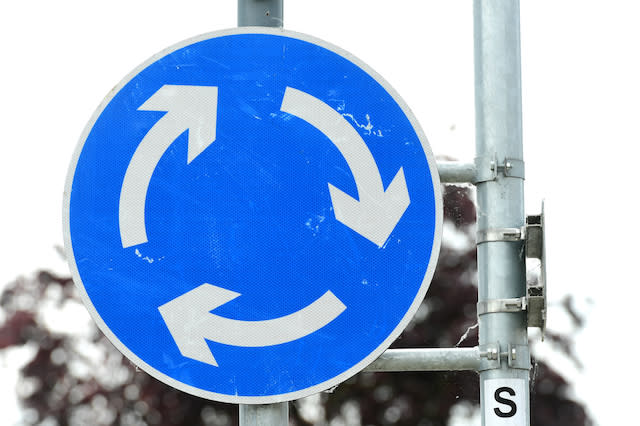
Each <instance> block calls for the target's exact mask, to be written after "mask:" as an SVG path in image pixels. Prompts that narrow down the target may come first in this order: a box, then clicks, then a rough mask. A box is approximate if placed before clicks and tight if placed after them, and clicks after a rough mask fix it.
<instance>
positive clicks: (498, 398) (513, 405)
mask: <svg viewBox="0 0 640 426" xmlns="http://www.w3.org/2000/svg"><path fill="white" fill-rule="evenodd" d="M502 392H507V393H508V394H509V395H511V396H516V391H514V390H513V389H511V388H508V387H501V388H498V389H496V392H495V393H494V394H493V396H494V398H495V399H496V401H497V402H499V403H500V404H504V405H508V406H509V407H511V410H510V411H507V412H506V413H505V412H502V411H501V410H500V409H499V408H494V409H493V411H494V412H495V413H496V415H497V416H498V417H513V416H515V415H516V411H518V407H516V403H515V402H513V401H512V400H510V399H506V398H503V397H501V396H500V394H501V393H502Z"/></svg>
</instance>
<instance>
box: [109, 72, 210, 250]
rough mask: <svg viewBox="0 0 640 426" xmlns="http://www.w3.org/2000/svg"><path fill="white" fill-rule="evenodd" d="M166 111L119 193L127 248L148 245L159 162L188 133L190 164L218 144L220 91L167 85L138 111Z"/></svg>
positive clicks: (136, 156) (143, 144)
mask: <svg viewBox="0 0 640 426" xmlns="http://www.w3.org/2000/svg"><path fill="white" fill-rule="evenodd" d="M138 109H139V110H142V111H166V114H165V115H164V116H162V118H161V119H160V120H158V122H157V123H156V124H155V125H154V126H153V127H152V128H151V130H149V132H148V133H147V134H146V135H145V136H144V138H143V139H142V141H141V142H140V145H138V148H136V151H135V152H134V153H133V157H132V158H131V161H130V162H129V166H128V167H127V171H126V173H125V175H124V181H123V183H122V191H121V192H120V209H119V221H120V238H121V239H122V247H123V248H127V247H131V246H135V245H138V244H143V243H146V242H147V241H148V240H147V230H146V226H145V204H146V199H147V189H148V188H149V182H150V181H151V175H153V171H154V170H155V168H156V166H157V164H158V162H159V161H160V158H161V157H162V155H163V154H164V153H165V151H166V150H167V149H168V148H169V146H170V145H171V144H172V143H173V141H175V140H176V138H178V136H180V135H181V134H183V133H184V132H185V131H187V130H188V131H189V141H188V152H187V164H189V163H191V161H193V160H194V159H195V158H196V157H197V156H198V155H199V154H200V153H202V151H204V150H205V149H206V148H207V147H208V146H209V145H211V143H213V142H214V141H215V140H216V123H217V113H218V87H216V86H182V85H170V84H167V85H164V86H162V87H161V88H160V89H159V90H158V91H157V92H155V93H154V94H153V95H152V96H151V97H150V98H149V99H147V101H146V102H145V103H144V104H142V105H141V106H140V107H139V108H138Z"/></svg>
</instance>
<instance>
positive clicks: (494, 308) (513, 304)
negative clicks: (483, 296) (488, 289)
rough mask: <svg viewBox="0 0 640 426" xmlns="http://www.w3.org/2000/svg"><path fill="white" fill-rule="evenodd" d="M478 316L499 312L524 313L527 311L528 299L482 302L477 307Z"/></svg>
mask: <svg viewBox="0 0 640 426" xmlns="http://www.w3.org/2000/svg"><path fill="white" fill-rule="evenodd" d="M477 309H478V316H480V315H485V314H493V313H498V312H511V313H513V312H522V311H526V310H527V298H526V297H517V298H512V299H489V300H481V301H479V302H478V305H477Z"/></svg>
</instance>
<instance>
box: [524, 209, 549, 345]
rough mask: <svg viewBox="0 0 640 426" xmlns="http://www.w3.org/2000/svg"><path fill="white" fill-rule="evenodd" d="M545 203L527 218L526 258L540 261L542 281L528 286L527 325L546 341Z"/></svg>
mask: <svg viewBox="0 0 640 426" xmlns="http://www.w3.org/2000/svg"><path fill="white" fill-rule="evenodd" d="M544 226H545V225H544V201H543V202H542V209H541V212H540V214H539V215H532V216H527V224H526V239H525V241H526V256H527V257H528V258H534V259H540V279H539V280H538V282H537V283H533V284H527V304H528V310H527V323H528V325H529V327H538V328H540V331H541V333H542V340H544V332H545V329H546V326H547V288H546V287H547V261H546V249H545V238H544V234H545V229H544Z"/></svg>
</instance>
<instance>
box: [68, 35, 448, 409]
mask: <svg viewBox="0 0 640 426" xmlns="http://www.w3.org/2000/svg"><path fill="white" fill-rule="evenodd" d="M64 213H65V244H66V250H67V254H68V259H69V261H70V264H71V269H72V272H73V275H74V279H75V282H76V284H77V285H78V287H79V288H80V290H81V292H82V294H83V297H84V301H85V303H86V305H87V307H88V309H89V311H90V312H91V314H92V316H93V318H94V319H95V320H96V322H97V323H98V325H99V326H100V328H101V329H102V331H103V332H104V333H105V334H106V335H107V336H108V337H109V338H110V340H111V341H112V342H113V343H114V344H115V345H116V346H117V347H118V348H119V349H120V350H121V351H122V352H123V353H124V354H125V355H126V356H128V357H129V358H131V360H132V361H133V362H134V363H136V364H137V365H139V366H140V367H141V368H142V369H144V370H146V371H147V372H148V373H150V374H152V375H153V376H155V377H156V378H158V379H159V380H162V381H164V382H166V383H168V384H169V385H171V386H174V387H176V388H178V389H181V390H183V391H186V392H189V393H192V394H195V395H198V396H200V397H204V398H208V399H212V400H218V401H224V402H233V403H271V402H277V401H284V400H292V399H296V398H300V397H303V396H307V395H310V394H312V393H315V392H319V391H322V390H324V389H327V388H329V387H332V386H334V385H336V384H338V383H340V382H342V381H344V380H346V379H347V378H348V377H350V376H352V375H353V374H355V373H357V372H358V371H360V370H361V369H362V368H364V367H365V366H366V365H368V364H369V363H370V362H371V361H373V360H374V359H375V358H376V357H378V356H379V355H380V354H381V353H382V352H383V351H384V350H385V349H386V348H387V347H388V346H389V345H390V344H391V342H392V341H393V340H394V339H395V338H396V337H397V336H398V335H399V334H400V332H401V331H402V330H403V329H404V327H405V326H406V325H407V323H408V322H409V321H410V319H411V317H412V316H413V314H414V313H415V311H416V309H417V308H418V306H419V305H420V303H421V301H422V299H423V298H424V296H425V293H426V291H427V288H428V286H429V282H430V280H431V277H432V275H433V270H434V268H435V263H436V258H437V254H438V250H439V245H440V233H441V225H442V213H441V195H440V189H439V181H438V177H437V172H436V168H435V161H434V159H433V155H432V154H431V151H430V148H429V146H428V144H427V142H426V139H425V137H424V135H423V134H422V131H421V130H420V128H419V126H418V124H417V121H416V120H415V118H414V117H413V116H412V115H411V113H410V111H409V109H408V108H407V107H406V106H405V104H404V103H403V101H402V100H401V99H400V98H399V97H398V96H397V95H396V94H395V92H394V91H393V90H392V89H391V88H390V86H389V85H388V84H387V83H386V82H385V81H384V80H382V78H380V77H379V76H378V75H377V74H375V73H374V72H373V71H372V70H370V69H369V68H368V67H367V66H366V65H364V64H363V63H362V62H360V61H358V60H357V59H355V58H354V57H352V56H351V55H349V54H347V53H346V52H343V51H341V50H340V49H338V48H336V47H334V46H331V45H329V44H327V43H324V42H321V41H319V40H316V39H312V38H310V37H308V36H303V35H300V34H297V33H291V32H287V31H281V30H268V29H264V30H256V29H255V28H253V29H235V30H231V31H226V32H220V33H214V34H208V35H206V36H203V37H199V38H196V39H192V40H189V41H187V42H185V43H182V44H180V45H178V46H174V47H172V48H170V49H168V50H166V51H164V52H162V53H161V54H159V55H156V56H155V57H153V58H152V59H150V60H149V61H147V62H146V63H145V64H143V65H142V66H141V67H139V68H138V69H136V70H135V71H134V72H133V73H132V74H130V75H129V77H127V78H126V79H125V80H124V81H123V82H121V84H120V85H119V86H118V87H116V89H114V91H112V92H111V94H110V95H109V96H108V97H107V98H106V99H105V101H104V102H103V104H102V105H101V106H100V108H99V109H98V111H97V112H96V114H95V115H94V117H93V118H92V120H91V122H90V123H89V124H88V126H87V128H86V129H85V132H84V134H83V136H82V138H81V140H80V143H79V146H78V148H77V150H76V154H75V156H74V159H73V162H72V164H71V167H70V171H69V176H68V179H67V186H66V191H65V212H64Z"/></svg>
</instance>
